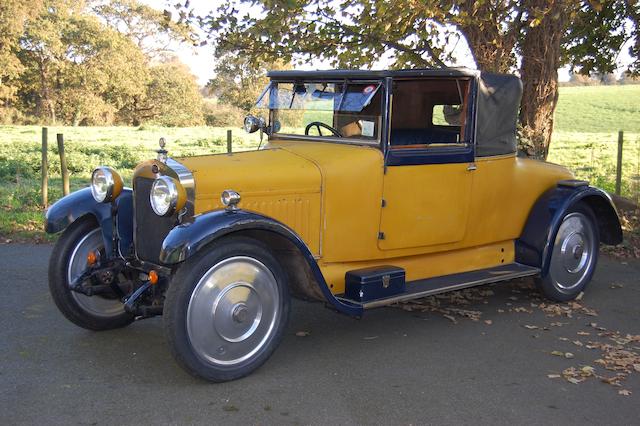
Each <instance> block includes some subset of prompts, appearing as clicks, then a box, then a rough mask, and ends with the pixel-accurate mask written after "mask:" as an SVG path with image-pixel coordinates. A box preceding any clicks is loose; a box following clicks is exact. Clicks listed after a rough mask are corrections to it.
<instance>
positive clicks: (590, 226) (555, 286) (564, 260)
mask: <svg viewBox="0 0 640 426" xmlns="http://www.w3.org/2000/svg"><path fill="white" fill-rule="evenodd" d="M599 247H600V235H599V233H598V226H597V222H596V218H595V216H594V214H593V212H592V211H591V209H590V208H589V207H588V206H586V205H584V204H577V205H576V206H574V207H572V208H571V209H570V210H569V211H568V212H567V213H566V214H565V216H564V218H563V219H562V223H561V224H560V228H559V229H558V234H557V236H556V239H555V241H554V243H553V248H552V252H551V261H550V264H549V269H548V272H547V274H546V275H545V276H543V277H541V278H538V279H536V283H537V285H538V287H539V288H540V290H541V291H542V293H543V294H544V295H545V296H546V297H547V298H549V299H551V300H554V301H557V302H566V301H568V300H573V299H575V298H576V297H577V296H578V295H579V294H580V292H582V291H584V289H585V287H586V286H587V284H589V282H590V281H591V278H592V277H593V273H594V272H595V269H596V264H597V263H598V249H599Z"/></svg>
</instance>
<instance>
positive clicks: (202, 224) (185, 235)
mask: <svg viewBox="0 0 640 426" xmlns="http://www.w3.org/2000/svg"><path fill="white" fill-rule="evenodd" d="M243 231H262V232H271V233H275V234H278V235H279V236H281V237H284V238H286V239H287V240H288V241H290V242H291V243H292V244H293V245H295V247H296V248H297V249H298V250H299V251H300V254H301V255H302V257H303V258H304V261H305V262H306V263H307V264H308V266H309V269H310V271H311V274H312V276H313V278H314V279H315V281H316V283H317V284H318V287H319V290H320V291H321V293H322V296H323V297H324V299H325V300H326V301H327V302H328V303H329V304H331V305H332V306H333V307H334V308H335V309H337V310H338V311H339V312H342V313H345V314H347V315H350V316H355V317H360V316H362V312H363V310H362V307H360V306H356V305H352V304H349V303H346V302H343V301H341V300H338V299H337V298H336V297H335V296H334V295H333V293H331V290H330V289H329V286H328V285H327V282H326V281H325V279H324V276H323V275H322V271H320V267H319V266H318V263H317V262H316V260H315V258H314V257H313V254H312V253H311V251H310V250H309V248H308V247H307V245H306V244H305V243H304V241H303V240H302V239H301V238H300V237H299V236H298V235H297V234H296V233H295V232H294V231H293V230H292V229H290V228H289V227H288V226H286V225H285V224H283V223H281V222H278V221H277V220H275V219H272V218H270V217H267V216H263V215H261V214H258V213H253V212H249V211H244V210H236V211H226V210H215V211H211V212H208V213H204V214H201V215H198V216H195V217H194V218H193V219H192V220H191V221H190V222H186V223H184V224H182V225H179V226H176V227H175V228H173V229H172V230H171V231H170V232H169V234H168V235H167V236H166V238H165V239H164V242H163V243H162V249H161V250H160V261H161V262H162V263H164V264H167V265H176V264H178V263H180V262H184V261H185V260H186V259H188V258H190V257H192V256H193V255H194V254H196V253H198V252H199V251H200V250H202V249H204V248H205V247H206V246H207V245H208V244H210V243H212V242H214V241H216V240H219V239H220V238H222V237H224V236H226V235H230V234H232V233H239V232H243Z"/></svg>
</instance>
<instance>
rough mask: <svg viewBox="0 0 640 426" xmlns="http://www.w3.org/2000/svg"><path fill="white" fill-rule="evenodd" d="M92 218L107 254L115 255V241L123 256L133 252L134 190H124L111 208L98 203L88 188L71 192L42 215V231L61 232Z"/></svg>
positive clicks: (109, 205) (106, 204)
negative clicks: (99, 230)
mask: <svg viewBox="0 0 640 426" xmlns="http://www.w3.org/2000/svg"><path fill="white" fill-rule="evenodd" d="M114 213H115V214H116V235H114V226H113V221H114ZM85 216H92V217H94V218H95V220H96V222H97V223H98V225H99V226H100V229H101V231H102V238H103V240H104V246H105V252H106V253H107V255H109V256H110V255H111V254H112V253H114V250H113V248H114V241H117V242H118V248H119V251H120V253H121V254H122V255H123V256H128V255H130V254H131V253H132V252H133V191H132V190H131V189H129V188H124V189H123V190H122V192H121V193H120V195H119V196H118V198H116V200H115V202H114V204H113V206H112V204H108V203H98V202H97V201H96V200H95V199H94V198H93V195H91V189H90V188H84V189H81V190H79V191H76V192H73V193H71V194H69V195H67V196H65V197H63V198H61V199H59V200H58V201H56V202H55V203H54V204H53V205H51V207H49V209H48V210H47V213H46V215H45V231H46V232H47V233H49V234H55V233H58V232H61V231H64V230H65V229H66V228H67V227H68V226H69V225H71V224H72V223H73V222H75V221H76V220H78V219H80V218H82V217H85Z"/></svg>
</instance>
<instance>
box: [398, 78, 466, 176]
mask: <svg viewBox="0 0 640 426" xmlns="http://www.w3.org/2000/svg"><path fill="white" fill-rule="evenodd" d="M470 90H471V79H470V78H431V79H420V80H397V81H395V82H394V86H393V105H392V109H391V132H390V139H389V147H388V149H389V152H388V158H389V160H390V163H389V164H391V165H393V164H394V163H393V162H394V161H395V160H394V159H399V158H402V161H400V160H398V161H400V163H398V164H431V163H443V162H467V161H472V160H473V146H472V144H471V141H470V139H469V138H468V136H467V133H469V132H468V131H467V129H466V127H467V123H468V122H469V120H468V116H469V92H470ZM407 161H408V162H407Z"/></svg>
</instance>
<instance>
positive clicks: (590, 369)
mask: <svg viewBox="0 0 640 426" xmlns="http://www.w3.org/2000/svg"><path fill="white" fill-rule="evenodd" d="M580 371H582V372H583V373H584V374H586V375H588V376H591V375H593V374H594V373H595V371H596V370H595V368H593V367H592V366H590V365H585V366H584V367H582V368H581V369H580Z"/></svg>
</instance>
